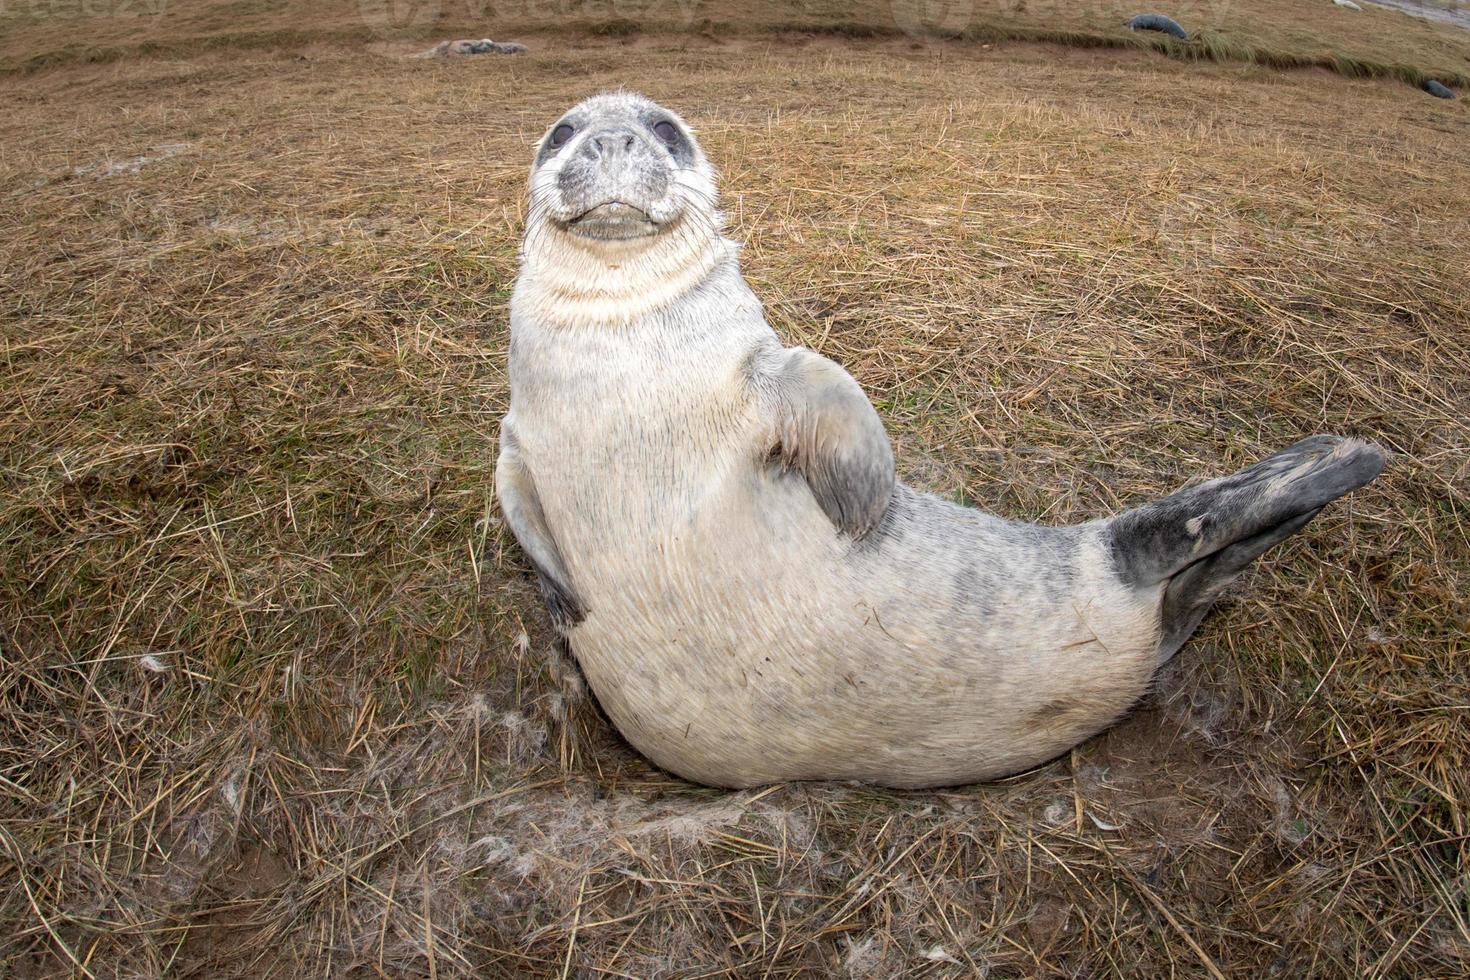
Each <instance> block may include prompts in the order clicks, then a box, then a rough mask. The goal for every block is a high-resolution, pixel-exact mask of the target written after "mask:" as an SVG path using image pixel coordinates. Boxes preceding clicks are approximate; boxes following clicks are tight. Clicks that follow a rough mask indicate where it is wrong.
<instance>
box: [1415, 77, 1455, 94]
mask: <svg viewBox="0 0 1470 980" xmlns="http://www.w3.org/2000/svg"><path fill="white" fill-rule="evenodd" d="M1420 88H1422V89H1424V91H1426V92H1428V93H1429V94H1430V95H1432V96H1434V97H1435V98H1436V99H1453V98H1454V97H1455V93H1454V92H1453V91H1451V90H1450V87H1449V86H1448V85H1446V84H1444V83H1443V82H1441V81H1439V80H1438V79H1435V78H1426V79H1425V80H1424V84H1423V85H1421V86H1420Z"/></svg>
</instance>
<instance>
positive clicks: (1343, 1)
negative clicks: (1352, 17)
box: [1332, 0, 1363, 10]
mask: <svg viewBox="0 0 1470 980" xmlns="http://www.w3.org/2000/svg"><path fill="white" fill-rule="evenodd" d="M1332 2H1333V3H1335V4H1337V5H1338V6H1339V7H1346V8H1347V9H1349V10H1362V9H1363V8H1362V7H1359V6H1358V5H1357V4H1355V3H1353V0H1332Z"/></svg>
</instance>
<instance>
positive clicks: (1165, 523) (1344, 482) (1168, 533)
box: [1108, 436, 1384, 661]
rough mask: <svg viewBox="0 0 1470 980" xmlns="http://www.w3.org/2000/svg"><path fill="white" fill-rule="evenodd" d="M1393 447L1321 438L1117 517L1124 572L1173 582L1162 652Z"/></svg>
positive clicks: (1376, 469)
mask: <svg viewBox="0 0 1470 980" xmlns="http://www.w3.org/2000/svg"><path fill="white" fill-rule="evenodd" d="M1383 461H1384V457H1383V450H1381V449H1379V448H1378V447H1377V446H1375V445H1373V444H1372V443H1367V442H1362V441H1360V440H1357V439H1342V438H1339V437H1337V436H1313V437H1311V438H1310V439H1303V440H1302V441H1301V442H1298V443H1297V444H1296V445H1294V446H1291V447H1289V448H1287V449H1283V450H1282V451H1281V452H1279V453H1277V454H1275V455H1274V456H1270V457H1268V458H1266V459H1263V460H1261V462H1259V463H1257V464H1255V465H1254V466H1251V467H1248V468H1246V469H1244V470H1241V471H1240V472H1239V473H1236V474H1235V475H1233V476H1227V477H1222V478H1221V479H1218V480H1210V481H1209V482H1207V483H1202V484H1200V485H1199V486H1196V487H1189V488H1187V489H1184V490H1180V491H1179V492H1178V493H1175V494H1171V495H1170V496H1168V497H1165V498H1164V499H1163V500H1159V501H1156V502H1155V503H1152V504H1146V505H1144V506H1143V507H1139V508H1137V509H1135V510H1130V511H1127V512H1126V513H1123V514H1119V515H1118V516H1117V517H1115V518H1113V520H1112V521H1110V522H1109V527H1108V529H1109V545H1110V549H1111V551H1112V557H1113V564H1114V566H1115V568H1116V569H1117V572H1118V576H1119V577H1120V578H1121V579H1122V580H1123V581H1124V582H1127V583H1128V584H1130V585H1135V586H1139V587H1150V586H1155V585H1158V584H1160V583H1167V584H1166V585H1165V589H1164V600H1163V610H1162V623H1161V626H1162V632H1161V635H1160V641H1159V659H1160V661H1163V660H1167V659H1169V658H1170V657H1172V656H1173V655H1174V653H1175V651H1177V650H1178V649H1179V647H1180V646H1181V645H1182V644H1183V643H1184V641H1185V640H1187V639H1189V636H1190V634H1191V633H1193V632H1194V630H1195V627H1197V626H1198V625H1199V623H1200V620H1201V619H1203V618H1204V615H1205V613H1206V612H1208V611H1209V608H1210V606H1211V605H1212V604H1213V603H1214V601H1215V599H1216V598H1218V597H1219V595H1220V593H1221V592H1223V591H1224V589H1225V586H1227V585H1229V584H1230V582H1231V581H1232V580H1234V578H1235V577H1236V576H1237V575H1239V574H1240V573H1241V571H1242V570H1243V569H1244V568H1245V567H1246V566H1247V565H1249V564H1250V563H1251V562H1252V561H1254V560H1255V559H1256V558H1257V557H1259V556H1260V554H1261V553H1262V552H1264V551H1265V550H1266V549H1267V548H1270V547H1271V546H1272V545H1274V544H1276V543H1277V542H1279V541H1283V540H1285V539H1286V538H1288V537H1290V536H1291V535H1292V534H1295V533H1296V532H1297V531H1299V530H1301V528H1302V527H1304V526H1305V525H1306V523H1307V522H1308V521H1310V520H1311V519H1312V518H1313V517H1316V516H1317V514H1318V513H1319V512H1320V511H1321V510H1322V508H1323V507H1324V506H1325V505H1327V504H1328V503H1329V502H1331V501H1333V500H1335V499H1337V498H1338V497H1341V496H1342V495H1343V494H1345V493H1350V492H1351V491H1353V490H1356V489H1357V488H1358V487H1361V486H1362V485H1363V484H1365V483H1367V482H1368V481H1369V480H1371V479H1373V478H1374V477H1376V476H1377V475H1378V474H1379V473H1380V472H1381V471H1382V470H1383Z"/></svg>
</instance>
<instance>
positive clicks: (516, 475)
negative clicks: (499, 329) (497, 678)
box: [495, 421, 587, 632]
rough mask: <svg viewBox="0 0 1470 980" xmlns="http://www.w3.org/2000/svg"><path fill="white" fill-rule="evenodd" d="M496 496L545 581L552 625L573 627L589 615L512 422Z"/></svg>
mask: <svg viewBox="0 0 1470 980" xmlns="http://www.w3.org/2000/svg"><path fill="white" fill-rule="evenodd" d="M495 495H496V496H497V497H499V498H500V512H501V513H502V514H504V515H505V523H506V525H507V526H509V527H510V530H511V533H512V534H514V535H515V538H516V541H517V542H519V543H520V546H521V550H522V551H524V552H525V553H526V557H527V558H529V559H531V565H532V567H533V568H535V569H536V579H537V581H539V582H540V584H541V595H542V597H543V598H544V599H545V600H546V611H547V612H548V613H549V614H550V615H551V623H552V625H553V626H555V627H556V628H557V629H558V630H560V631H562V632H565V631H566V630H569V629H571V628H572V627H573V626H576V625H577V624H578V623H580V622H581V621H582V620H583V619H584V618H585V617H586V615H587V612H586V609H585V608H584V607H583V605H582V600H581V599H579V598H578V597H577V593H576V591H575V590H574V589H573V588H572V582H571V576H570V575H568V574H567V566H566V562H565V561H563V560H562V556H561V551H560V550H558V549H557V547H556V540H555V539H554V538H553V537H552V536H551V531H550V530H549V529H548V528H547V526H546V515H545V514H544V513H542V511H541V498H540V497H539V496H537V494H536V483H535V481H534V480H533V479H532V478H531V471H530V469H529V468H527V466H526V463H525V460H523V459H522V458H521V454H520V449H519V447H518V446H517V445H516V440H515V435H514V434H513V433H512V432H511V428H510V423H509V422H508V421H507V422H505V423H502V424H501V427H500V458H499V460H497V461H496V464H495Z"/></svg>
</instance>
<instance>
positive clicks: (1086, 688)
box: [495, 92, 1383, 787]
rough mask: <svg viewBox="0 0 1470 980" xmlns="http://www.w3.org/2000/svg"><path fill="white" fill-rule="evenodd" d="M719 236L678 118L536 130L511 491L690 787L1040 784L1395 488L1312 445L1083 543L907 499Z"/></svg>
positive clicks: (622, 725)
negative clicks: (1171, 668)
mask: <svg viewBox="0 0 1470 980" xmlns="http://www.w3.org/2000/svg"><path fill="white" fill-rule="evenodd" d="M722 227H723V218H722V216H721V214H720V212H719V210H718V208H717V199H716V192H715V175H714V171H713V169H712V168H711V166H710V163H709V162H708V160H706V158H705V156H704V153H703V152H702V150H701V149H700V147H699V144H698V143H697V142H696V141H695V138H694V135H693V134H692V132H691V131H690V129H689V127H688V126H687V125H686V124H685V123H684V121H683V120H682V119H680V118H679V116H677V115H675V114H674V113H673V112H670V111H669V110H668V109H665V108H663V107H661V106H659V105H657V104H655V103H653V102H651V101H649V100H648V99H645V98H643V97H641V96H638V95H634V94H630V93H622V92H619V93H612V94H604V95H598V96H596V97H594V98H591V99H588V100H587V101H585V102H583V103H581V104H580V105H578V106H576V107H575V108H573V109H572V110H571V111H569V112H568V113H567V114H566V115H564V116H562V117H561V118H560V119H559V120H557V121H556V123H555V124H553V125H552V126H551V127H550V128H549V129H548V130H547V131H546V133H545V135H544V136H543V138H542V139H541V141H540V143H539V145H538V147H537V149H536V152H535V161H534V165H533V167H532V170H531V179H530V207H529V211H528V215H527V222H526V230H525V236H524V240H523V243H522V247H521V269H520V275H519V277H518V279H517V281H516V285H515V290H514V293H513V296H512V299H511V341H510V390H511V393H510V408H509V411H508V413H507V414H506V416H505V418H504V420H503V421H502V423H501V427H500V446H501V449H500V457H499V461H498V463H497V467H496V474H495V481H496V490H497V494H498V496H499V500H500V506H501V510H502V513H503V514H504V518H505V521H506V524H507V525H508V526H509V528H510V530H511V531H512V533H513V534H514V535H515V537H516V539H517V540H518V541H519V543H520V545H521V547H522V549H523V550H524V552H525V554H526V555H527V557H528V558H529V559H530V562H531V564H532V566H533V567H534V569H535V573H536V575H537V577H538V578H539V580H540V582H541V585H542V590H543V593H544V595H545V597H546V601H547V605H548V608H549V610H550V612H551V615H552V618H553V621H554V623H555V624H556V626H557V627H558V629H560V630H561V631H562V633H563V635H564V636H565V637H566V638H567V640H568V641H569V643H570V646H571V649H572V652H573V653H574V655H575V656H576V658H577V660H578V662H579V663H580V664H581V666H582V669H583V671H584V673H585V675H586V678H587V680H588V682H589V684H590V685H591V687H592V690H593V691H594V693H595V694H596V696H597V699H598V701H599V702H600V704H601V705H602V707H603V709H604V710H605V711H606V712H607V715H608V717H609V718H610V719H611V720H612V722H613V724H614V725H615V726H616V727H617V728H618V730H619V731H620V732H621V733H622V734H623V735H624V736H625V737H626V738H627V740H628V741H629V742H631V743H632V744H633V746H634V747H636V748H637V749H638V750H639V751H641V752H642V753H644V754H645V755H646V756H647V757H648V758H650V759H651V760H653V761H654V762H656V763H657V764H659V765H660V766H662V767H664V768H665V769H668V770H670V771H672V772H674V773H677V774H679V775H681V776H684V777H686V778H688V779H690V780H694V781H696V782H700V783H707V784H712V785H717V786H728V787H739V786H753V785H758V784H763V783H771V782H777V781H784V780H805V779H855V780H864V781H870V782H874V783H881V784H885V785H888V786H896V787H924V786H937V785H952V784H959V783H969V782H975V781H979V780H984V779H991V778H995V777H998V776H1004V775H1007V774H1009V773H1014V772H1017V771H1019V770H1023V769H1026V768H1029V767H1031V766H1035V765H1037V764H1039V763H1041V762H1044V761H1046V760H1048V759H1050V758H1052V757H1054V756H1056V755H1058V754H1059V753H1062V752H1064V751H1066V750H1067V749H1068V748H1070V747H1071V746H1073V745H1075V744H1076V743H1077V742H1079V741H1081V740H1082V739H1084V738H1086V737H1088V736H1090V735H1092V734H1094V733H1096V732H1098V731H1100V730H1101V729H1103V728H1105V727H1106V726H1107V725H1109V724H1110V723H1112V722H1113V721H1114V720H1116V719H1117V718H1118V717H1119V716H1120V715H1121V714H1122V713H1123V712H1125V711H1126V710H1127V709H1128V708H1129V707H1130V706H1131V705H1132V704H1133V703H1134V702H1135V701H1136V700H1137V699H1138V698H1139V697H1140V696H1141V695H1142V694H1144V693H1145V691H1146V689H1147V687H1148V685H1149V682H1150V678H1151V677H1152V675H1153V673H1154V670H1155V668H1156V667H1157V666H1158V665H1159V664H1160V663H1161V662H1163V661H1165V660H1167V659H1168V658H1169V657H1171V656H1172V655H1173V654H1174V652H1175V651H1176V650H1178V649H1179V647H1180V645H1181V644H1182V643H1183V642H1184V641H1185V640H1186V639H1187V638H1188V637H1189V635H1190V634H1191V633H1192V632H1193V631H1194V629H1195V627H1196V626H1197V625H1198V624H1199V622H1200V619H1201V618H1202V617H1203V616H1204V614H1205V612H1206V611H1207V610H1208V609H1209V607H1210V605H1211V604H1212V603H1213V602H1214V600H1215V598H1216V597H1217V596H1218V595H1219V594H1220V592H1221V590H1222V589H1223V588H1224V587H1225V586H1226V584H1227V583H1229V582H1230V581H1231V579H1233V578H1234V577H1235V576H1236V575H1237V574H1238V573H1239V572H1240V571H1241V570H1242V569H1243V568H1244V567H1245V566H1246V565H1247V564H1248V563H1249V562H1250V561H1251V560H1253V559H1254V558H1255V557H1256V556H1258V555H1259V554H1261V553H1262V552H1263V551H1265V550H1266V549H1267V548H1269V547H1270V546H1271V545H1273V544H1275V543H1277V542H1278V541H1281V540H1282V539H1284V538H1286V537H1287V536H1288V535H1290V534H1292V533H1293V532H1295V531H1296V530H1298V529H1299V528H1301V527H1302V526H1303V525H1304V524H1306V523H1307V521H1309V520H1311V519H1312V517H1314V516H1315V515H1316V514H1317V512H1318V511H1319V510H1321V508H1322V507H1323V506H1324V505H1325V504H1327V503H1328V502H1329V501H1331V500H1333V499H1334V498H1336V497H1338V496H1340V495H1342V494H1344V493H1347V492H1348V491H1350V490H1353V489H1354V488H1356V487H1359V486H1361V485H1362V484H1364V483H1366V482H1368V481H1369V480H1371V479H1372V478H1373V477H1374V476H1376V475H1377V474H1378V472H1379V471H1380V469H1381V468H1382V466H1383V454H1382V453H1381V451H1380V450H1379V449H1378V448H1376V447H1375V446H1373V445H1370V444H1367V443H1364V442H1360V441H1355V440H1351V439H1341V438H1336V437H1332V436H1314V437H1312V438H1309V439H1305V440H1303V441H1301V442H1299V443H1297V444H1296V445H1294V446H1292V447H1290V448H1289V449H1285V450H1283V451H1281V452H1279V453H1277V454H1276V455H1274V456H1271V457H1270V458H1268V459H1266V460H1264V461H1262V462H1260V463H1257V464H1256V465H1254V466H1252V467H1250V468H1249V469H1246V470H1243V471H1242V472H1239V473H1236V474H1235V475H1233V476H1228V477H1225V478H1223V479H1217V480H1211V481H1209V482H1205V483H1201V484H1200V485H1198V486H1194V487H1191V488H1189V489H1186V490H1182V491H1180V492H1179V493H1176V494H1174V495H1172V496H1169V497H1165V498H1163V499H1162V500H1159V501H1157V502H1155V503H1150V504H1147V505H1145V506H1142V507H1139V508H1137V509H1135V510H1130V511H1127V512H1126V513H1123V514H1121V515H1118V516H1116V517H1113V518H1111V519H1107V520H1098V521H1093V522H1091V523H1086V524H1081V525H1076V526H1070V527H1043V526H1037V525H1031V524H1025V523H1017V522H1013V521H1008V520H1004V519H1002V518H1000V517H996V516H992V515H990V514H987V513H984V512H982V511H979V510H975V509H971V508H966V507H960V506H958V505H955V504H952V503H949V502H946V501H944V500H941V499H939V498H938V497H935V496H931V495H929V494H926V493H921V492H919V491H916V490H913V489H911V488H909V487H907V486H905V485H904V484H903V483H901V482H899V481H898V480H897V479H896V478H895V474H894V462H893V453H892V449H891V448H890V445H889V440H888V436H887V434H886V433H885V431H884V428H883V423H882V421H881V420H880V419H879V417H878V414H877V412H875V411H874V409H873V407H872V405H871V404H870V402H869V401H868V399H867V397H866V396H865V395H864V394H863V391H862V389H861V388H860V387H859V386H858V384H857V382H856V381H854V380H853V378H852V377H851V376H850V375H849V374H848V373H847V372H846V371H844V370H843V369H842V368H841V367H839V366H838V365H837V364H835V363H834V362H832V361H830V360H828V359H827V358H825V357H822V356H820V355H818V354H815V353H813V352H812V351H810V350H806V349H803V348H799V347H795V348H792V347H784V346H782V344H781V341H780V340H779V339H778V338H777V336H776V334H775V333H774V332H773V331H772V329H771V327H770V326H769V325H768V324H767V323H766V321H765V319H764V317H763V316H762V312H761V304H760V302H759V301H758V300H757V299H756V297H755V295H754V294H753V293H752V292H751V290H750V288H749V287H748V286H747V285H746V283H745V280H744V279H743V278H742V277H741V274H740V267H739V264H738V261H737V246H736V245H735V244H734V243H733V242H730V241H729V240H727V239H726V238H725V237H724V236H723V234H722Z"/></svg>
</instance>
